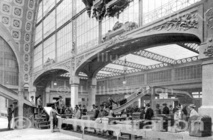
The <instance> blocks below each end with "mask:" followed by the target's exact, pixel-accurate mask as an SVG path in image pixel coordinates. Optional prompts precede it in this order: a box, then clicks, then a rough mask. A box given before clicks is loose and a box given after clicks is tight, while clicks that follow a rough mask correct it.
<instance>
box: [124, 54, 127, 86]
mask: <svg viewBox="0 0 213 140" xmlns="http://www.w3.org/2000/svg"><path fill="white" fill-rule="evenodd" d="M123 71H124V73H123V75H124V80H123V85H126V72H127V66H126V58H125V60H124V68H123Z"/></svg>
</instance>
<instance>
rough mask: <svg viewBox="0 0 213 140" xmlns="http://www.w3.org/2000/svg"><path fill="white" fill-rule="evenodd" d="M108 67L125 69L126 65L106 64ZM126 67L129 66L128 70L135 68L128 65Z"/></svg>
mask: <svg viewBox="0 0 213 140" xmlns="http://www.w3.org/2000/svg"><path fill="white" fill-rule="evenodd" d="M106 67H108V68H112V69H119V70H124V66H121V65H116V64H108V65H106ZM126 68H127V70H130V69H133V68H130V67H126Z"/></svg>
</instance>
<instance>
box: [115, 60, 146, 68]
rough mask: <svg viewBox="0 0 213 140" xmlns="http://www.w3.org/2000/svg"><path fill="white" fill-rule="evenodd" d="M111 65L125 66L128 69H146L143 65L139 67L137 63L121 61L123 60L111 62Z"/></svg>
mask: <svg viewBox="0 0 213 140" xmlns="http://www.w3.org/2000/svg"><path fill="white" fill-rule="evenodd" d="M112 64H116V65H121V66H124V65H125V66H127V67H130V68H135V69H146V66H145V65H141V64H137V63H133V62H128V61H126V62H125V61H123V60H115V61H113V62H112Z"/></svg>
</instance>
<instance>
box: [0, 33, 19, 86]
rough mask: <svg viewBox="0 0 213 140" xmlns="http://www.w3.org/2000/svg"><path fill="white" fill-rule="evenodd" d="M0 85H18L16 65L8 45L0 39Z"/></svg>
mask: <svg viewBox="0 0 213 140" xmlns="http://www.w3.org/2000/svg"><path fill="white" fill-rule="evenodd" d="M0 84H2V85H13V86H16V85H18V63H17V60H16V57H15V54H14V52H13V51H12V49H11V48H10V46H9V45H8V43H7V42H6V41H5V40H4V39H3V38H1V37H0Z"/></svg>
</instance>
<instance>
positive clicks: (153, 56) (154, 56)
mask: <svg viewBox="0 0 213 140" xmlns="http://www.w3.org/2000/svg"><path fill="white" fill-rule="evenodd" d="M132 54H134V55H137V56H141V57H144V58H147V59H151V60H154V61H158V62H162V63H167V64H174V63H175V60H174V59H172V58H169V57H166V56H163V55H159V54H156V53H153V52H149V51H146V50H140V51H137V52H133V53H132Z"/></svg>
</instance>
